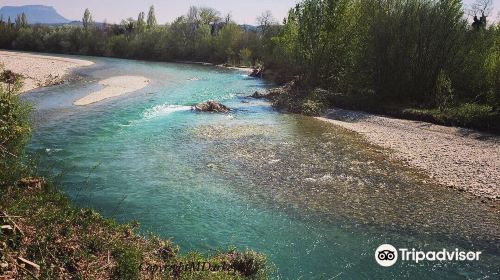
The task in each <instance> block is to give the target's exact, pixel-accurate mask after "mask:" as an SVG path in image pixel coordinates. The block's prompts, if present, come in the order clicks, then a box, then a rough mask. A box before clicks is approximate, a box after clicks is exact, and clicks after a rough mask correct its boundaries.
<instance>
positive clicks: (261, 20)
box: [257, 10, 277, 34]
mask: <svg viewBox="0 0 500 280" xmlns="http://www.w3.org/2000/svg"><path fill="white" fill-rule="evenodd" d="M276 23H277V21H276V19H275V18H274V16H273V13H272V12H271V11H269V10H267V11H265V12H263V13H262V14H261V15H260V16H258V17H257V24H258V25H259V27H260V28H261V29H262V34H266V33H267V31H268V30H269V27H271V25H275V24H276Z"/></svg>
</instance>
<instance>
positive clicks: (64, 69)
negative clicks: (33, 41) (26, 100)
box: [0, 50, 94, 92]
mask: <svg viewBox="0 0 500 280" xmlns="http://www.w3.org/2000/svg"><path fill="white" fill-rule="evenodd" d="M0 63H1V64H3V66H4V68H5V69H6V70H11V71H13V72H15V73H18V74H21V75H23V76H24V80H23V82H24V84H23V87H22V88H21V92H26V91H29V90H32V89H35V88H39V87H45V86H51V85H57V84H61V83H62V82H63V81H64V78H65V76H66V75H67V74H68V73H69V71H70V70H71V69H73V68H75V67H82V66H90V65H92V64H94V63H93V62H92V61H87V60H81V59H73V58H65V57H56V56H49V55H35V54H30V53H22V52H11V51H2V50H0Z"/></svg>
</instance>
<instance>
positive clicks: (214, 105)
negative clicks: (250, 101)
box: [193, 100, 230, 113]
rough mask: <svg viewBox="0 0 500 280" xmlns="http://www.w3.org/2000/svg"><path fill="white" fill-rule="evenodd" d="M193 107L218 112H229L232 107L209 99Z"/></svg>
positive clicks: (200, 110) (198, 109)
mask: <svg viewBox="0 0 500 280" xmlns="http://www.w3.org/2000/svg"><path fill="white" fill-rule="evenodd" d="M193 109H194V110H196V111H199V112H216V113H227V112H229V111H230V109H229V108H228V107H227V106H225V105H223V104H221V103H219V102H216V101H213V100H208V101H205V102H202V103H199V104H197V105H195V106H193Z"/></svg>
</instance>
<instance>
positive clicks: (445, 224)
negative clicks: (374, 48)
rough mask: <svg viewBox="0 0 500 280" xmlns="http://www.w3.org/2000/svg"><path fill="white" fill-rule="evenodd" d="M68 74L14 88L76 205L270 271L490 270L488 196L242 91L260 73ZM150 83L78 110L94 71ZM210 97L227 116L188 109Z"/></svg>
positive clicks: (495, 214)
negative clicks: (417, 253) (387, 249)
mask: <svg viewBox="0 0 500 280" xmlns="http://www.w3.org/2000/svg"><path fill="white" fill-rule="evenodd" d="M84 59H89V60H92V61H95V62H96V64H95V65H94V66H92V67H89V68H86V69H85V70H78V71H77V72H76V74H78V75H79V76H80V77H81V78H80V79H76V80H73V81H72V82H69V83H67V84H66V85H62V86H58V87H53V88H47V89H41V90H38V91H34V92H31V93H28V94H25V95H24V96H25V98H26V99H28V100H29V101H31V102H33V103H34V104H35V107H36V112H35V113H34V119H35V129H34V134H33V138H32V140H31V144H30V146H29V148H30V151H31V152H34V153H36V154H37V155H38V156H39V161H40V164H39V165H40V166H41V169H42V170H41V171H42V173H43V174H46V175H47V176H49V175H50V174H58V176H56V177H55V178H54V180H55V181H56V183H57V184H58V185H60V186H62V188H63V189H64V191H65V192H66V193H67V194H68V195H69V196H70V197H71V198H72V199H73V201H74V202H75V203H76V204H77V205H80V206H90V207H93V208H95V209H97V210H98V211H100V212H101V213H103V214H104V215H105V216H108V217H113V218H116V219H118V220H120V221H130V220H137V221H139V222H140V224H141V231H142V232H144V233H146V232H153V233H155V234H158V235H160V236H162V237H165V238H170V237H172V238H173V240H174V242H176V243H177V244H179V245H180V246H181V248H182V250H183V251H184V252H185V251H188V250H193V249H194V250H198V251H201V252H203V253H213V252H215V251H216V250H217V249H221V248H222V249H224V248H228V247H229V246H230V245H235V246H236V247H237V248H238V249H240V250H244V249H245V248H251V249H253V250H256V251H259V252H263V253H265V254H266V255H267V256H268V259H269V260H270V261H271V262H272V263H273V264H274V266H275V273H274V275H273V277H275V278H281V279H299V278H300V279H331V278H334V277H335V279H367V278H373V279H375V278H377V279H382V278H386V279H389V278H396V277H398V278H405V279H428V278H430V277H433V278H459V279H462V278H469V279H470V278H483V277H484V278H487V277H490V278H496V277H499V273H500V266H499V265H498V264H499V263H500V218H499V210H498V205H496V207H494V206H495V205H493V206H492V205H491V202H488V201H486V203H485V202H484V201H481V199H477V198H473V197H471V196H469V195H468V194H465V193H459V192H457V191H454V190H451V189H447V188H444V187H440V186H436V185H434V184H433V183H432V182H430V180H427V182H426V178H425V177H424V176H422V175H421V174H419V173H418V172H415V171H414V170H410V169H407V168H403V167H401V166H402V165H401V163H398V162H392V161H390V160H388V159H387V157H385V156H384V153H383V152H384V151H383V150H381V149H379V148H377V147H374V146H371V145H368V144H367V143H366V142H364V141H363V140H361V139H359V137H358V136H357V135H356V134H354V133H351V132H349V131H347V130H344V129H341V128H338V127H334V126H332V125H330V124H327V123H324V122H321V121H318V120H315V119H312V118H308V117H302V116H296V115H288V114H281V113H278V112H276V111H274V110H273V109H272V108H271V107H270V105H269V104H268V103H266V102H263V101H260V100H255V99H250V98H246V97H245V96H247V95H250V94H251V93H253V92H254V91H256V90H263V89H264V88H265V87H266V84H265V82H264V81H262V80H259V79H253V78H249V77H246V75H245V74H244V73H242V72H238V71H236V70H228V69H224V68H218V67H211V66H202V65H183V64H169V63H153V62H139V61H129V60H119V59H106V58H88V57H85V58H84ZM121 75H136V76H144V77H146V78H148V79H150V80H151V84H150V85H149V86H147V87H146V88H144V89H141V90H139V91H137V92H135V93H131V94H126V95H123V96H120V97H116V98H113V99H108V100H105V101H101V102H99V103H95V104H92V105H88V106H74V105H73V102H74V101H75V100H77V99H79V98H82V97H83V96H86V95H87V94H89V93H90V92H92V91H95V90H97V89H99V85H98V81H99V80H101V79H105V78H109V77H113V76H121ZM207 99H214V100H218V101H221V102H223V103H224V104H226V105H228V106H230V107H231V108H234V111H232V112H231V113H229V114H211V113H196V112H193V111H191V110H190V105H192V104H195V103H197V102H201V101H205V100H207ZM383 243H389V244H392V245H394V246H395V247H396V248H398V247H399V248H410V249H411V248H416V249H418V250H424V251H430V250H436V251H437V250H442V249H443V248H446V249H449V250H455V248H459V249H463V250H467V251H468V250H474V251H479V250H480V251H482V252H483V253H482V255H481V259H480V261H478V262H446V263H440V262H422V263H419V264H417V265H415V264H414V263H411V262H398V263H396V265H394V266H393V267H391V268H382V267H380V266H378V265H377V263H376V262H375V259H374V250H375V249H376V248H377V247H378V246H379V245H381V244H383Z"/></svg>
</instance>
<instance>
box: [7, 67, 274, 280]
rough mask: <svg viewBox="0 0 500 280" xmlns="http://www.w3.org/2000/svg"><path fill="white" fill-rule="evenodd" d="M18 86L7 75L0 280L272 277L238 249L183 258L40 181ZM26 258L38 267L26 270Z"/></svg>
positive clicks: (260, 261)
mask: <svg viewBox="0 0 500 280" xmlns="http://www.w3.org/2000/svg"><path fill="white" fill-rule="evenodd" d="M19 86H20V77H19V76H17V75H15V74H13V73H12V72H9V71H4V72H2V75H0V124H1V125H0V149H1V150H0V167H1V168H0V210H1V212H0V225H1V226H2V229H1V230H0V253H1V254H0V264H1V266H0V275H2V276H10V277H11V278H13V279H32V277H38V278H36V279H120V280H124V279H248V278H251V279H265V278H266V277H267V273H268V271H267V263H266V259H265V257H264V256H263V255H260V254H258V253H255V252H253V251H245V252H243V253H238V252H236V250H235V249H229V250H226V251H221V252H218V253H216V254H213V255H210V256H204V255H201V254H198V253H190V254H187V255H180V254H178V251H179V250H178V248H177V247H176V246H174V245H173V244H172V243H171V242H170V241H169V240H162V239H159V238H157V237H155V236H150V237H148V238H144V237H141V236H139V235H137V234H135V233H134V230H135V229H136V228H137V226H138V225H137V223H130V224H119V223H116V222H115V221H113V220H110V219H106V218H103V217H102V216H100V215H99V214H98V213H96V212H95V211H93V210H91V209H79V208H76V207H74V206H73V205H72V204H71V202H70V201H69V200H68V198H67V197H66V196H65V195H64V194H62V193H61V192H59V191H58V190H57V189H56V188H55V187H54V186H52V185H51V184H50V182H44V181H43V180H42V179H40V178H36V177H33V176H36V171H35V169H34V168H32V166H31V165H30V164H27V162H29V161H28V158H29V155H25V153H24V147H25V144H26V142H27V140H28V138H29V135H30V123H29V115H30V107H29V106H28V105H27V104H25V103H23V102H22V101H21V100H20V99H19V98H18V95H17V91H18V89H19V88H20V87H19ZM4 226H6V227H5V228H4ZM193 256H196V258H194V257H193ZM21 258H22V259H26V260H28V261H30V262H33V263H34V265H31V264H29V265H26V264H24V265H21V264H22V262H21V261H20V260H21ZM191 263H193V264H192V265H191V266H186V265H187V264H191ZM198 263H203V264H204V265H205V269H204V270H203V269H200V266H197V265H198ZM181 264H183V266H181ZM37 266H39V268H37ZM209 266H210V267H211V269H209V268H208V267H209ZM193 267H197V269H194V268H193ZM208 270H210V271H208ZM9 279H10V278H9Z"/></svg>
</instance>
